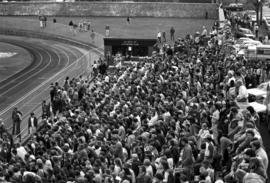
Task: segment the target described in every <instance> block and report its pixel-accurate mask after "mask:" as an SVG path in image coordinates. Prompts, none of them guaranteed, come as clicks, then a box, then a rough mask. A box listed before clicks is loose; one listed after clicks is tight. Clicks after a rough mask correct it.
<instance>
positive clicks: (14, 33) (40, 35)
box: [0, 27, 103, 53]
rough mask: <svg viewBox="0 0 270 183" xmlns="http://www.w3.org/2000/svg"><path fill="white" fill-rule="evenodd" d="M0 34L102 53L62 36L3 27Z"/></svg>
mask: <svg viewBox="0 0 270 183" xmlns="http://www.w3.org/2000/svg"><path fill="white" fill-rule="evenodd" d="M0 34H3V35H11V36H22V37H29V38H37V39H44V40H53V41H57V42H61V43H65V44H69V45H73V46H77V47H80V48H83V49H86V50H89V49H92V48H95V49H96V50H93V52H97V53H98V51H100V52H103V49H101V48H97V47H96V46H95V45H92V44H91V43H87V42H82V41H77V40H74V39H71V38H66V37H64V36H59V35H55V34H49V33H39V32H35V31H30V30H22V29H14V28H13V29H10V28H3V27H0Z"/></svg>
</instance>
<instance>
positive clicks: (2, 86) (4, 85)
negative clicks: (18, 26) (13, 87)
mask: <svg viewBox="0 0 270 183" xmlns="http://www.w3.org/2000/svg"><path fill="white" fill-rule="evenodd" d="M19 45H20V44H19ZM26 47H28V48H29V47H31V48H32V49H33V48H34V47H32V46H29V45H27V46H26ZM34 50H36V51H37V49H35V48H34ZM37 52H38V53H39V51H37ZM39 55H40V53H39ZM41 64H42V62H39V64H38V65H36V66H35V67H34V68H32V69H30V70H28V71H27V72H25V73H23V74H22V75H19V76H17V77H15V78H14V79H12V80H11V81H10V82H14V80H16V79H18V78H20V77H22V76H25V75H26V74H28V73H30V72H32V71H34V70H35V69H36V68H38V67H39V66H40V65H41ZM8 84H9V82H8V83H6V84H3V85H1V86H0V89H2V88H4V87H6V86H7V85H8Z"/></svg>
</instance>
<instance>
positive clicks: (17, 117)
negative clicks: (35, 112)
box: [12, 107, 22, 135]
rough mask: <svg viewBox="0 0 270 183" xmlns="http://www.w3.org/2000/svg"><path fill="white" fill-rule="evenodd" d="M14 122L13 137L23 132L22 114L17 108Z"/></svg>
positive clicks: (13, 114) (13, 117)
mask: <svg viewBox="0 0 270 183" xmlns="http://www.w3.org/2000/svg"><path fill="white" fill-rule="evenodd" d="M12 120H13V129H12V135H18V134H20V132H21V121H22V113H21V112H20V111H19V110H18V109H17V107H15V108H14V110H13V112H12Z"/></svg>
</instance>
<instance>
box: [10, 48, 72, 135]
mask: <svg viewBox="0 0 270 183" xmlns="http://www.w3.org/2000/svg"><path fill="white" fill-rule="evenodd" d="M56 49H57V50H58V51H61V52H62V53H64V55H65V56H66V57H67V62H66V64H65V66H64V68H62V69H65V68H66V67H67V66H68V65H69V63H70V57H69V56H68V55H67V53H66V52H65V51H63V50H60V49H59V48H56ZM53 52H55V51H53ZM57 57H58V61H59V60H61V57H60V55H59V54H57ZM59 79H60V78H59ZM56 81H58V80H56ZM47 98H48V97H46V99H47ZM34 99H35V97H32V98H31V99H30V100H29V101H28V102H27V104H26V105H28V106H29V105H30V106H31V105H33V104H36V105H35V106H34V107H32V108H31V109H30V110H28V111H34V110H35V109H37V107H38V106H39V105H40V104H39V103H30V102H31V101H32V100H34ZM27 117H28V115H23V118H22V121H24V119H25V118H27ZM22 126H23V125H22ZM11 127H12V126H10V127H8V129H10V128H11ZM25 128H27V125H26V127H25ZM24 130H25V129H23V130H22V131H24Z"/></svg>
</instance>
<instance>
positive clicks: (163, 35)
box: [162, 31, 166, 42]
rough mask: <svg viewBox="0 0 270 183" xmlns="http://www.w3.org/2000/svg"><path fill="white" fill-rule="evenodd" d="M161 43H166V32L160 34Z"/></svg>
mask: <svg viewBox="0 0 270 183" xmlns="http://www.w3.org/2000/svg"><path fill="white" fill-rule="evenodd" d="M162 37H163V41H164V42H166V32H165V31H164V32H162Z"/></svg>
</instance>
